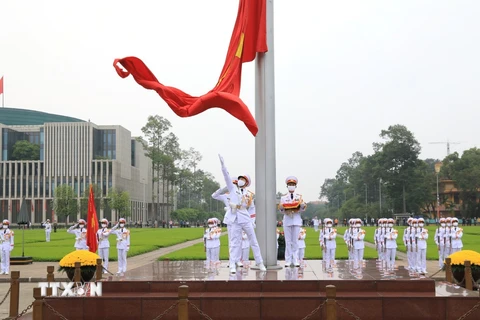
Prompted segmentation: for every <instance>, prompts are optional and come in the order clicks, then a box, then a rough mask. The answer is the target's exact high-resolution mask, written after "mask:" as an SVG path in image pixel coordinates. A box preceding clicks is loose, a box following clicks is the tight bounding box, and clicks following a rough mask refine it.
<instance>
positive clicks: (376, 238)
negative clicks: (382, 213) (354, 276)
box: [373, 218, 382, 262]
mask: <svg viewBox="0 0 480 320" xmlns="http://www.w3.org/2000/svg"><path fill="white" fill-rule="evenodd" d="M381 222H382V218H380V219H378V222H377V228H376V229H375V233H374V234H373V242H374V244H375V250H377V254H378V258H377V262H381V261H382V250H381V247H380V243H381V241H380V235H381V233H382V227H381Z"/></svg>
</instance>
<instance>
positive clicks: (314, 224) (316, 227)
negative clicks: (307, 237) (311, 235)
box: [313, 217, 320, 232]
mask: <svg viewBox="0 0 480 320" xmlns="http://www.w3.org/2000/svg"><path fill="white" fill-rule="evenodd" d="M319 221H320V220H318V218H317V217H315V218H313V229H314V230H315V232H318V226H319Z"/></svg>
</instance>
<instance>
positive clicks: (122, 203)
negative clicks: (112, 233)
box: [108, 188, 131, 218]
mask: <svg viewBox="0 0 480 320" xmlns="http://www.w3.org/2000/svg"><path fill="white" fill-rule="evenodd" d="M108 204H109V206H110V208H111V209H112V210H115V211H117V213H118V216H119V217H122V218H125V217H129V216H130V215H131V209H130V195H129V194H128V192H126V191H120V190H117V189H115V188H112V189H110V191H109V192H108Z"/></svg>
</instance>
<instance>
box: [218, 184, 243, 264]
mask: <svg viewBox="0 0 480 320" xmlns="http://www.w3.org/2000/svg"><path fill="white" fill-rule="evenodd" d="M231 179H232V182H233V184H234V185H237V182H238V181H237V178H235V177H231ZM212 198H213V199H215V200H218V201H221V202H223V204H224V205H225V207H224V209H225V215H224V217H223V223H224V224H226V225H227V235H228V257H229V258H230V256H231V255H232V223H233V221H234V220H235V215H234V214H232V209H231V208H230V196H229V193H228V188H227V187H223V188H220V189H218V190H217V191H215V192H214V193H213V194H212Z"/></svg>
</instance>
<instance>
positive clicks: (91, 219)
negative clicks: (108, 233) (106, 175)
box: [87, 185, 98, 253]
mask: <svg viewBox="0 0 480 320" xmlns="http://www.w3.org/2000/svg"><path fill="white" fill-rule="evenodd" d="M97 231H98V219H97V210H96V209H95V196H94V194H93V187H92V185H90V195H89V196H88V213H87V246H88V250H89V251H90V252H93V253H95V252H97V249H98V241H97Z"/></svg>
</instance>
